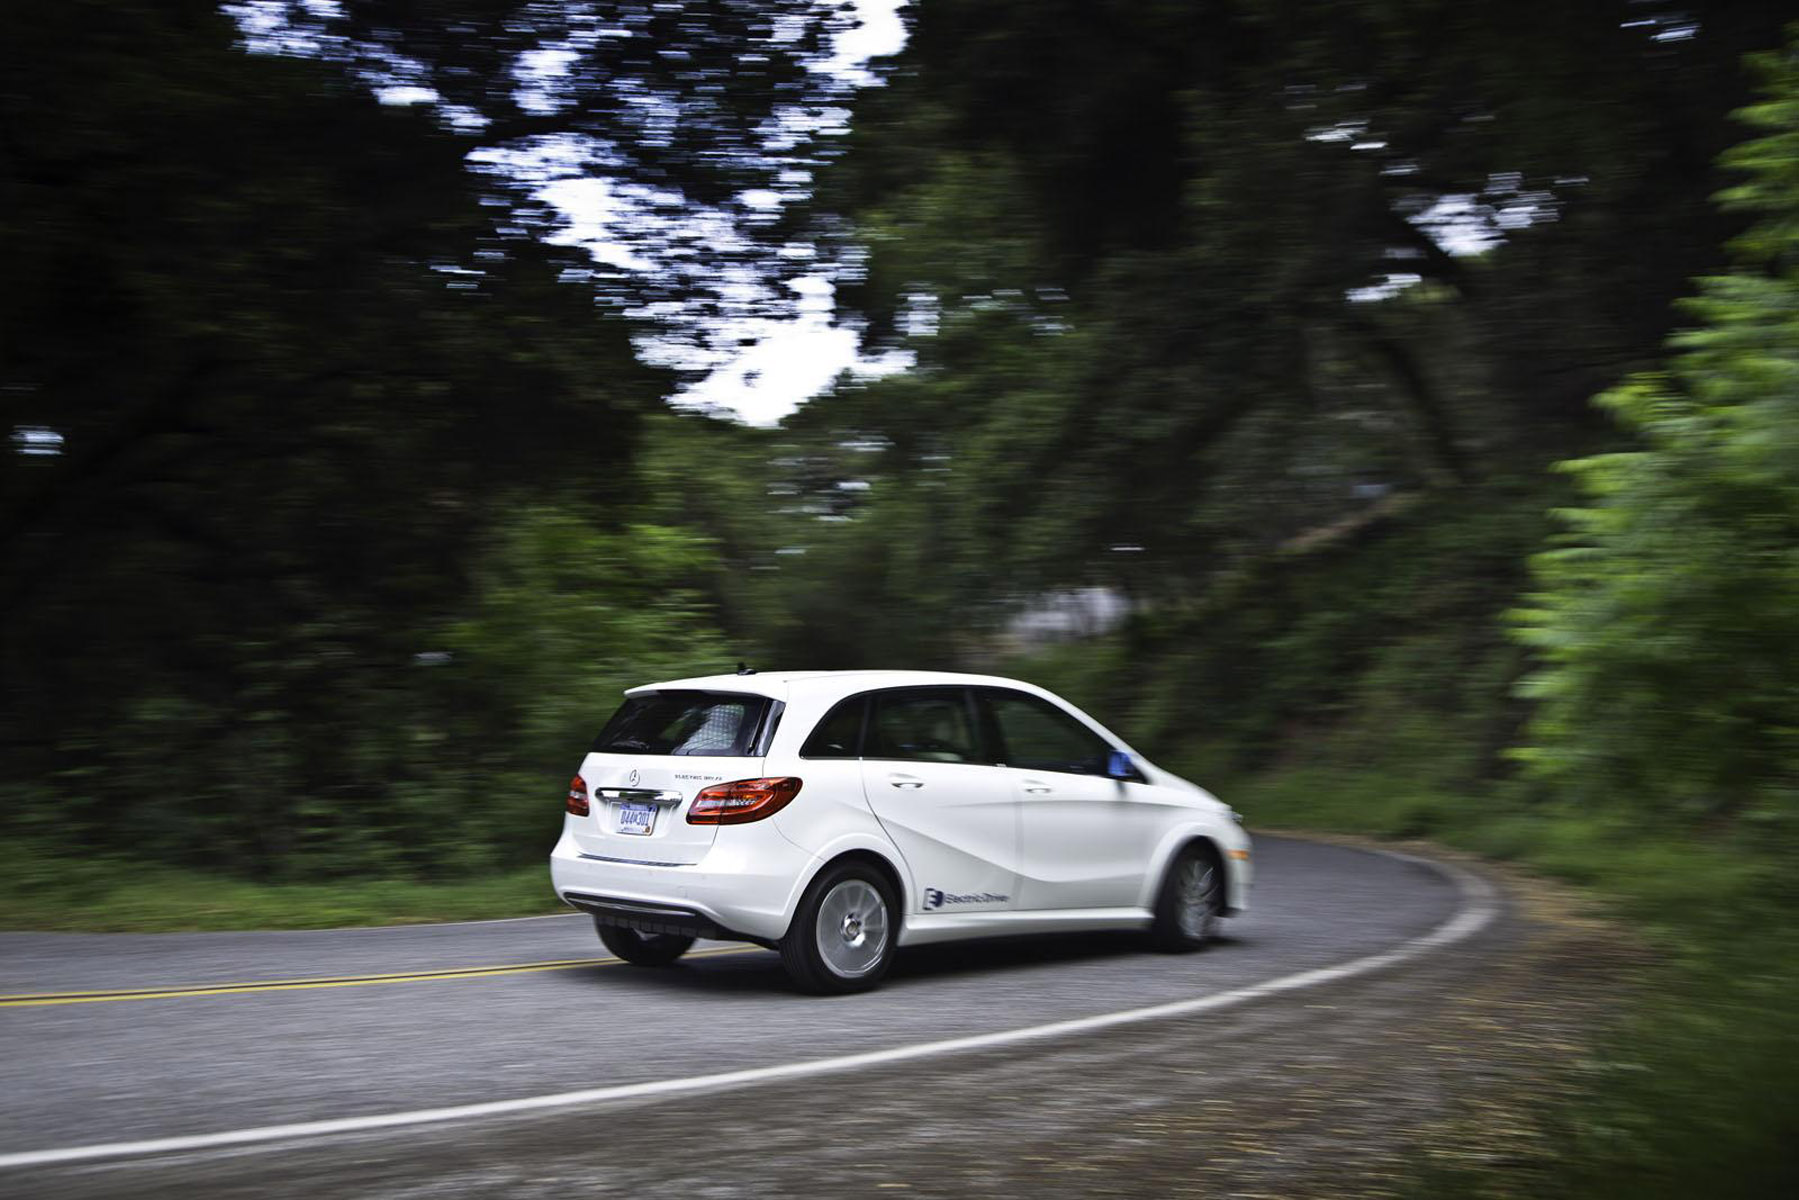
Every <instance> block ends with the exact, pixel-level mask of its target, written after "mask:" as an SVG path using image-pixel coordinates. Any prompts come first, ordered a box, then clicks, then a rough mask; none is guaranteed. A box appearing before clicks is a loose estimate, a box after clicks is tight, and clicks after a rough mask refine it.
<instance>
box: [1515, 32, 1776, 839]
mask: <svg viewBox="0 0 1799 1200" xmlns="http://www.w3.org/2000/svg"><path fill="white" fill-rule="evenodd" d="M1761 61H1762V66H1763V68H1764V70H1765V72H1766V73H1767V75H1768V76H1769V85H1770V88H1771V91H1772V99H1770V101H1769V102H1767V103H1765V104H1761V105H1757V106H1755V107H1753V108H1751V109H1749V110H1748V111H1747V114H1746V116H1747V117H1748V119H1749V120H1750V121H1751V122H1752V123H1753V124H1755V125H1757V126H1759V127H1761V128H1763V129H1765V130H1768V131H1769V132H1768V133H1767V134H1766V135H1765V136H1763V137H1760V138H1758V139H1756V140H1754V141H1751V142H1749V143H1748V144H1747V145H1746V146H1745V147H1743V148H1742V149H1741V150H1739V151H1737V152H1734V153H1733V154H1731V155H1730V156H1729V161H1730V162H1731V163H1732V164H1733V165H1735V166H1737V167H1738V168H1740V169H1742V170H1745V171H1748V172H1750V173H1751V178H1750V181H1749V182H1747V183H1745V184H1744V185H1742V186H1739V187H1737V188H1733V189H1732V190H1731V191H1730V192H1728V193H1726V200H1727V202H1729V203H1731V204H1734V205H1736V206H1738V207H1743V208H1747V209H1751V210H1753V211H1756V212H1758V213H1760V214H1762V216H1763V219H1762V220H1761V221H1760V222H1759V223H1758V224H1757V225H1756V226H1755V227H1754V228H1753V229H1752V230H1751V231H1750V232H1749V233H1748V234H1746V235H1745V236H1744V237H1743V238H1741V239H1740V240H1739V241H1738V243H1737V248H1738V253H1739V255H1740V256H1741V258H1742V259H1743V261H1744V266H1743V267H1742V268H1741V269H1739V271H1738V272H1737V273H1735V274H1733V275H1729V276H1722V277H1716V278H1710V279H1706V280H1703V281H1702V284H1701V292H1700V295H1699V297H1698V298H1697V299H1695V300H1694V301H1693V302H1692V303H1691V305H1690V309H1691V311H1692V312H1693V314H1694V315H1695V316H1696V317H1698V318H1699V320H1700V322H1701V324H1700V325H1699V326H1698V327H1697V328H1695V329H1693V330H1691V331H1689V332H1686V333H1682V334H1680V335H1679V336H1677V337H1675V338H1674V339H1673V341H1672V347H1673V349H1674V351H1675V353H1674V356H1673V358H1672V360H1671V361H1670V363H1669V367H1668V370H1667V371H1666V373H1664V374H1661V375H1646V376H1640V377H1638V378H1637V379H1635V380H1633V381H1632V382H1630V383H1628V384H1626V385H1624V386H1621V387H1619V388H1617V389H1615V390H1613V391H1611V392H1609V393H1607V394H1606V395H1605V396H1603V397H1601V399H1600V403H1601V405H1603V407H1605V408H1606V409H1607V410H1608V411H1609V412H1611V413H1612V414H1613V415H1614V416H1615V417H1616V418H1617V420H1618V421H1619V422H1620V424H1622V425H1623V426H1624V428H1625V429H1627V430H1629V431H1630V432H1631V433H1633V434H1634V435H1636V438H1637V440H1638V446H1639V448H1637V449H1633V450H1629V451H1623V452H1619V453H1613V454H1605V455H1598V456H1593V457H1589V458H1585V459H1580V460H1577V461H1574V462H1571V463H1568V464H1566V466H1565V469H1566V470H1568V471H1569V472H1570V473H1571V474H1572V475H1574V476H1575V478H1576V480H1577V481H1578V482H1579V484H1580V486H1581V489H1582V492H1583V495H1584V498H1585V500H1586V503H1585V505H1584V506H1583V507H1580V508H1574V509H1570V510H1567V511H1566V512H1565V513H1564V514H1563V515H1564V518H1565V519H1566V521H1567V523H1568V525H1569V527H1570V532H1569V534H1568V535H1567V536H1566V538H1564V544H1563V545H1562V546H1561V547H1559V548H1557V549H1554V550H1551V551H1548V552H1545V553H1543V554H1541V555H1539V556H1538V557H1537V558H1536V560H1535V569H1536V573H1537V579H1538V581H1539V583H1540V585H1541V588H1540V590H1539V591H1538V592H1536V593H1535V594H1534V595H1533V596H1532V597H1531V600H1530V603H1529V605H1528V607H1526V608H1524V609H1523V610H1522V611H1521V612H1520V613H1519V614H1518V621H1519V626H1520V633H1521V636H1522V637H1523V638H1524V639H1525V640H1526V641H1527V642H1528V643H1529V644H1530V645H1531V646H1532V647H1533V648H1534V649H1535V650H1536V652H1537V654H1538V656H1539V658H1540V660H1541V662H1542V664H1543V666H1542V669H1541V670H1540V671H1538V672H1537V673H1536V674H1535V675H1533V676H1532V677H1531V678H1530V679H1529V680H1528V681H1527V682H1526V684H1525V687H1524V694H1525V695H1527V696H1529V697H1531V698H1532V699H1534V700H1536V701H1537V705H1536V709H1535V713H1536V715H1535V717H1534V719H1533V722H1532V726H1531V736H1530V744H1529V745H1528V746H1527V747H1526V748H1525V749H1524V750H1523V751H1522V752H1521V754H1522V756H1523V757H1524V758H1525V760H1526V761H1527V762H1528V763H1529V764H1530V765H1531V766H1532V768H1533V769H1534V771H1535V772H1536V774H1537V775H1538V776H1539V777H1540V778H1542V779H1543V780H1545V781H1546V782H1547V783H1549V784H1551V785H1552V786H1554V787H1555V789H1556V790H1557V791H1558V793H1560V794H1563V795H1567V796H1571V797H1574V798H1577V799H1580V800H1583V801H1592V802H1599V803H1610V804H1617V805H1624V806H1629V807H1631V808H1634V809H1638V810H1642V811H1646V812H1659V813H1667V814H1675V815H1681V816H1686V817H1692V816H1702V815H1710V814H1730V815H1734V816H1739V817H1742V818H1744V819H1746V820H1751V821H1755V822H1761V823H1764V824H1765V826H1766V832H1767V834H1768V836H1771V837H1776V838H1777V839H1779V840H1780V841H1781V842H1782V843H1783V844H1785V845H1786V846H1787V847H1788V848H1793V846H1794V844H1795V843H1794V837H1795V834H1794V829H1795V825H1794V822H1795V819H1799V803H1796V802H1799V687H1795V684H1794V680H1795V678H1799V255H1796V254H1795V250H1796V249H1799V235H1796V233H1795V225H1794V214H1795V213H1799V173H1795V169H1794V167H1793V161H1794V155H1795V153H1799V151H1795V144H1796V143H1799V68H1796V67H1795V65H1794V64H1795V61H1796V59H1795V57H1794V56H1793V54H1791V53H1789V54H1787V55H1785V56H1780V57H1770V58H1764V59H1763V60H1761Z"/></svg>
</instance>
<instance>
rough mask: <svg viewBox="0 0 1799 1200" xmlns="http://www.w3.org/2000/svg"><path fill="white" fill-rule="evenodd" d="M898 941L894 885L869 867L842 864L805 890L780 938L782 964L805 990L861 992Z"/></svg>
mask: <svg viewBox="0 0 1799 1200" xmlns="http://www.w3.org/2000/svg"><path fill="white" fill-rule="evenodd" d="M898 938H899V904H898V902H897V900H896V898H895V896H894V889H893V885H892V884H891V883H889V882H888V881H887V879H886V877H885V876H884V875H883V874H882V873H881V872H880V871H879V870H877V869H876V868H874V867H872V866H870V865H868V864H867V863H861V862H854V861H851V862H846V863H840V864H838V865H837V866H834V867H828V868H826V869H825V870H824V871H822V872H820V873H819V876H818V878H816V879H814V880H813V881H812V885H811V886H810V887H808V888H807V889H806V894H805V896H804V897H802V898H801V900H800V904H799V908H798V909H797V910H795V912H794V914H793V924H792V925H790V926H788V929H787V936H786V937H784V938H782V939H781V965H782V966H784V967H786V968H787V975H788V977H789V978H791V979H792V980H793V983H794V986H795V987H797V988H799V989H800V990H801V991H803V992H811V993H813V994H815V995H826V996H831V995H843V994H846V993H849V992H865V991H867V990H869V989H870V988H872V987H874V986H875V985H876V984H878V983H880V982H881V979H882V978H883V977H884V976H885V975H886V974H887V969H888V968H889V967H890V966H892V965H893V952H894V947H895V945H896V944H897V942H898Z"/></svg>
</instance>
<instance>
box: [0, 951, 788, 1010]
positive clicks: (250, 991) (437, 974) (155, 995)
mask: <svg viewBox="0 0 1799 1200" xmlns="http://www.w3.org/2000/svg"><path fill="white" fill-rule="evenodd" d="M759 949H761V947H760V946H726V947H721V948H719V949H716V950H699V951H696V952H694V953H692V954H689V955H687V956H686V957H687V958H716V957H718V956H719V955H724V954H748V953H751V952H753V951H756V950H759ZM622 962H623V960H622V959H617V958H564V959H556V960H553V961H550V962H530V963H503V964H500V965H498V966H491V967H460V968H451V969H449V970H443V971H402V972H398V973H395V974H389V975H340V976H327V977H323V978H312V979H263V980H251V981H249V982H245V983H202V984H193V985H189V986H180V985H176V986H170V987H163V988H134V989H115V990H113V991H105V992H27V993H23V994H20V995H13V996H0V1008H41V1007H46V1006H49V1005H57V1004H111V1003H117V1002H119V1001H121V1000H180V999H185V998H187V997H189V996H239V995H254V994H257V993H261V992H299V991H310V990H314V989H318V988H341V987H368V986H369V985H371V984H378V983H431V982H435V981H437V980H441V979H486V978H489V977H490V976H495V975H528V974H531V973H533V972H537V971H573V970H578V969H579V968H582V967H615V966H618V965H620V964H621V963H622Z"/></svg>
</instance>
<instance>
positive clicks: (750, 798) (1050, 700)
mask: <svg viewBox="0 0 1799 1200" xmlns="http://www.w3.org/2000/svg"><path fill="white" fill-rule="evenodd" d="M625 697H626V699H625V703H624V705H623V707H621V708H620V709H619V710H618V712H617V713H616V714H615V715H614V716H613V718H612V719H611V720H610V721H609V722H607V724H606V727H605V728H604V729H603V730H601V731H600V735H599V737H598V738H597V739H595V741H594V744H593V749H592V750H591V751H590V752H589V753H588V755H587V757H586V758H585V759H583V760H582V762H581V772H580V774H578V775H577V776H575V778H574V780H573V781H572V782H571V783H570V785H569V792H568V812H567V816H566V817H565V818H564V820H563V826H562V837H561V839H560V840H559V841H558V842H557V843H556V848H555V850H554V851H553V852H552V853H551V855H550V876H551V879H552V880H553V882H554V884H555V888H556V892H557V894H558V895H559V896H561V897H562V899H563V900H564V901H566V902H567V903H569V904H571V905H573V906H574V907H576V908H579V909H582V910H584V911H586V912H589V913H592V914H593V918H594V923H595V924H596V925H597V926H598V928H599V934H600V939H601V940H602V941H603V942H605V944H606V947H607V948H608V949H609V950H611V951H612V952H613V953H614V954H617V955H618V956H619V957H620V958H623V959H625V960H626V961H628V962H632V963H637V964H640V965H643V966H664V965H667V964H668V963H671V962H673V961H674V960H675V959H677V958H679V957H680V956H681V955H682V954H684V953H685V952H686V951H687V949H688V947H690V946H691V945H692V944H693V942H694V939H696V938H721V939H727V940H736V941H746V942H754V943H756V944H758V945H763V946H768V947H770V948H773V949H778V950H779V951H780V953H781V958H782V961H783V963H784V964H785V965H786V968H787V971H788V973H789V974H790V975H791V976H792V977H793V980H794V982H795V983H796V984H797V985H799V986H800V987H801V988H802V989H804V990H807V991H813V992H852V991H860V990H863V989H865V988H870V987H873V986H874V985H875V984H876V983H878V982H879V981H880V979H881V977H882V976H883V975H885V974H886V972H887V968H888V967H889V965H891V963H892V961H893V955H894V951H895V949H896V948H897V947H900V946H916V945H922V944H924V943H927V942H943V941H951V940H955V939H961V938H976V937H991V936H994V935H1004V934H1021V933H1053V932H1072V931H1076V930H1093V929H1137V930H1147V931H1149V933H1150V935H1151V937H1152V939H1153V941H1154V942H1155V943H1156V944H1158V945H1159V946H1161V947H1163V948H1165V949H1168V950H1191V949H1195V948H1197V947H1199V946H1201V945H1203V944H1204V943H1205V942H1206V940H1207V939H1208V938H1209V937H1211V935H1212V933H1213V932H1214V930H1215V928H1216V925H1217V921H1218V918H1219V917H1221V916H1227V915H1231V914H1234V913H1238V912H1241V911H1242V910H1243V909H1244V907H1245V906H1246V905H1247V903H1248V897H1249V885H1250V846H1249V837H1248V836H1247V835H1246V834H1245V833H1244V831H1243V828H1242V825H1241V823H1240V820H1239V818H1238V817H1237V814H1236V813H1235V812H1234V811H1232V810H1231V809H1230V808H1228V807H1227V806H1225V805H1224V804H1221V803H1220V802H1219V801H1217V800H1215V799H1213V798H1212V796H1210V795H1209V794H1207V793H1206V792H1205V791H1204V790H1202V789H1200V788H1198V787H1196V786H1194V785H1193V784H1191V783H1188V782H1187V781H1186V780H1184V779H1180V778H1178V777H1176V776H1174V775H1170V774H1169V773H1168V772H1166V771H1164V770H1162V769H1160V768H1159V767H1156V766H1155V765H1154V764H1152V763H1150V762H1148V761H1146V760H1145V759H1143V758H1142V757H1141V756H1140V755H1137V754H1135V753H1134V752H1132V751H1131V749H1130V748H1129V747H1128V746H1126V745H1125V744H1124V743H1123V742H1122V741H1121V740H1119V738H1118V737H1116V736H1115V735H1114V734H1112V733H1110V732H1109V731H1107V729H1106V728H1105V727H1104V726H1102V725H1101V724H1099V723H1098V722H1097V721H1095V720H1093V718H1091V717H1089V716H1087V715H1086V714H1085V713H1083V712H1081V711H1080V710H1079V709H1077V708H1075V707H1074V706H1073V705H1071V704H1068V703H1067V702H1066V701H1064V700H1061V699H1060V698H1058V697H1056V696H1054V695H1052V694H1051V693H1049V692H1047V691H1044V690H1043V689H1042V688H1039V687H1033V686H1032V685H1030V684H1028V683H1019V682H1017V681H1015V680H1010V679H998V678H993V677H989V676H982V675H959V674H945V673H940V672H932V671H800V672H782V673H767V674H757V673H754V672H750V671H747V670H746V671H740V672H739V673H738V674H736V675H717V676H709V677H706V678H701V679H682V680H678V681H676V682H673V683H658V684H651V685H648V686H646V687H639V688H632V689H631V690H630V691H628V692H626V693H625Z"/></svg>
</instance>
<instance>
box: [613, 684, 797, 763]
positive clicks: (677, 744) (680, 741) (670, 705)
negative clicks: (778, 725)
mask: <svg viewBox="0 0 1799 1200" xmlns="http://www.w3.org/2000/svg"><path fill="white" fill-rule="evenodd" d="M770 703H771V701H770V700H769V698H768V697H766V696H745V695H739V694H737V693H734V692H646V693H644V694H643V695H639V696H628V697H626V699H625V702H624V704H622V705H620V706H619V710H618V711H617V712H615V713H613V714H612V719H611V720H610V721H608V722H606V727H605V728H604V729H602V730H600V736H599V737H597V738H595V739H594V740H593V752H594V753H595V754H695V755H707V756H710V757H720V758H748V757H750V756H751V755H752V754H754V753H755V746H756V735H757V734H758V733H759V732H760V731H761V729H762V723H763V721H764V719H766V718H767V716H768V710H769V705H770Z"/></svg>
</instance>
